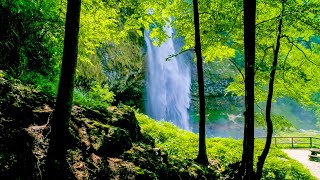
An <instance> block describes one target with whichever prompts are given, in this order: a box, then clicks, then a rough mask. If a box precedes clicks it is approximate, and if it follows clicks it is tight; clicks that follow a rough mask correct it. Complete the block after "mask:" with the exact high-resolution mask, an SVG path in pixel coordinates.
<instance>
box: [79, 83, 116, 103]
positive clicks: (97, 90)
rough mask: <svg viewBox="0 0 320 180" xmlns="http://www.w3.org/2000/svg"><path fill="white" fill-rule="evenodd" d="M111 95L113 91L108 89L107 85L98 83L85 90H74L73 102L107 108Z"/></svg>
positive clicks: (110, 101) (112, 95)
mask: <svg viewBox="0 0 320 180" xmlns="http://www.w3.org/2000/svg"><path fill="white" fill-rule="evenodd" d="M113 97H114V93H113V92H111V91H109V87H108V86H107V85H104V86H101V85H100V84H98V83H96V84H95V85H93V86H92V87H91V89H90V90H89V91H87V92H86V91H84V90H80V89H76V90H75V91H74V103H75V104H76V105H80V106H85V107H93V108H107V107H108V106H110V104H111V103H112V102H113V100H114V99H113Z"/></svg>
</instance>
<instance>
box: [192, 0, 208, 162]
mask: <svg viewBox="0 0 320 180" xmlns="http://www.w3.org/2000/svg"><path fill="white" fill-rule="evenodd" d="M193 11H194V13H193V14H194V32H195V34H194V37H195V43H196V44H195V48H194V49H195V52H196V56H197V71H198V85H199V103H200V106H199V114H200V120H199V152H198V157H197V159H196V161H197V162H198V163H201V164H209V162H208V156H207V150H206V107H205V97H204V79H203V66H202V53H201V41H200V23H199V10H198V0H193Z"/></svg>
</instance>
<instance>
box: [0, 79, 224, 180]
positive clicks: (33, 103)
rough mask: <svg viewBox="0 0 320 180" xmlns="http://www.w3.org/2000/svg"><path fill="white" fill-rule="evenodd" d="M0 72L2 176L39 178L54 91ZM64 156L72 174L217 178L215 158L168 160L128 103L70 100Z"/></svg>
mask: <svg viewBox="0 0 320 180" xmlns="http://www.w3.org/2000/svg"><path fill="white" fill-rule="evenodd" d="M32 88H33V87H31V86H24V85H21V84H20V83H19V82H18V81H15V80H6V79H3V78H0V109H1V110H0V164H1V166H0V179H42V177H43V174H44V173H45V166H44V165H45V159H46V152H47V149H48V146H49V141H48V139H47V136H48V134H49V133H50V121H51V118H52V113H53V112H54V109H53V107H54V103H53V101H52V99H53V98H52V97H49V96H47V95H45V94H43V93H41V92H38V91H36V90H33V89H32ZM69 129H70V132H71V135H72V137H73V138H72V139H73V140H72V142H70V144H69V145H68V149H69V150H68V154H67V157H66V158H67V161H68V163H69V164H70V171H72V173H73V175H74V177H70V178H71V179H74V178H76V179H199V178H200V179H204V178H207V179H215V178H216V177H217V176H219V175H218V172H217V171H216V167H215V166H214V164H212V165H210V166H206V167H203V166H200V165H198V164H195V163H194V162H193V161H192V160H177V159H175V160H174V162H175V163H172V162H173V161H171V160H170V159H171V157H169V156H168V153H167V152H166V151H164V150H162V149H159V148H156V147H155V142H154V139H153V138H152V137H151V136H149V135H147V134H143V133H141V131H140V126H139V125H138V121H137V119H136V117H135V114H134V111H133V110H132V109H131V108H129V107H123V108H117V107H109V108H107V109H99V110H97V109H95V110H94V109H90V108H82V107H79V106H74V107H73V110H72V120H71V122H70V128H69Z"/></svg>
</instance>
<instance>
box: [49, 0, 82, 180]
mask: <svg viewBox="0 0 320 180" xmlns="http://www.w3.org/2000/svg"><path fill="white" fill-rule="evenodd" d="M80 9H81V0H68V5H67V14H66V25H65V38H64V49H63V60H62V69H61V76H60V82H59V89H58V95H57V102H56V107H55V112H54V117H53V119H52V120H51V122H50V125H51V133H50V146H49V150H48V162H47V163H48V175H49V177H48V178H49V179H66V173H68V171H69V172H70V170H69V167H68V165H67V162H66V157H65V155H66V152H67V144H68V143H69V142H68V140H69V138H68V137H70V136H69V130H68V127H69V120H70V117H71V108H72V104H73V90H74V78H75V70H76V65H77V54H78V35H79V23H80Z"/></svg>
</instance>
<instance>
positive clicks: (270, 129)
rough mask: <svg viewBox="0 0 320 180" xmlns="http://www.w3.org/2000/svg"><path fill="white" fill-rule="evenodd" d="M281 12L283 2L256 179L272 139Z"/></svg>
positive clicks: (258, 177)
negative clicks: (264, 136) (264, 134)
mask: <svg viewBox="0 0 320 180" xmlns="http://www.w3.org/2000/svg"><path fill="white" fill-rule="evenodd" d="M283 13H284V2H282V14H281V17H280V20H279V24H278V32H277V44H276V48H275V50H274V51H273V53H274V55H273V64H272V70H271V73H270V80H269V92H268V99H267V104H266V123H267V140H266V144H265V146H264V149H263V151H262V153H261V156H259V159H258V162H257V175H256V179H261V177H262V170H263V165H264V162H265V160H266V158H267V155H268V153H269V149H270V146H271V141H272V133H273V125H272V120H271V105H272V96H273V86H274V78H275V75H276V68H277V64H278V54H279V49H280V39H281V33H282V16H283Z"/></svg>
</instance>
